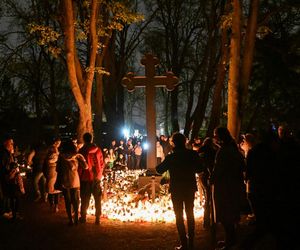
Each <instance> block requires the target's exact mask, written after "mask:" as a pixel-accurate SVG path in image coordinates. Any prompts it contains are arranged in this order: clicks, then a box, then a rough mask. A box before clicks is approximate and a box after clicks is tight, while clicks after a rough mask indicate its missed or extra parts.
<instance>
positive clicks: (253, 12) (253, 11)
mask: <svg viewBox="0 0 300 250" xmlns="http://www.w3.org/2000/svg"><path fill="white" fill-rule="evenodd" d="M258 8H259V0H252V1H250V14H249V18H248V22H247V31H246V37H245V44H244V55H243V62H242V71H241V77H240V79H241V80H240V84H241V101H240V110H241V114H242V115H243V110H244V107H245V104H246V102H247V97H248V88H249V87H248V86H249V82H250V75H251V69H252V62H253V55H254V47H255V38H256V31H257V18H258Z"/></svg>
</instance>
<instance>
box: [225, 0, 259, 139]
mask: <svg viewBox="0 0 300 250" xmlns="http://www.w3.org/2000/svg"><path fill="white" fill-rule="evenodd" d="M232 6H233V19H232V35H231V42H230V67H229V81H228V129H229V131H230V133H231V135H232V136H233V137H234V138H235V139H238V135H239V133H240V129H241V124H242V118H243V112H244V108H245V104H246V101H247V96H248V85H249V81H250V74H251V68H252V62H253V54H254V46H255V37H256V31H257V18H258V8H259V0H253V1H251V3H250V10H249V11H250V13H249V17H248V22H247V30H246V34H245V42H244V47H243V55H242V56H241V6H240V2H239V1H238V0H233V5H232ZM239 65H241V68H239Z"/></svg>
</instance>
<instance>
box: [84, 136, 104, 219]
mask: <svg viewBox="0 0 300 250" xmlns="http://www.w3.org/2000/svg"><path fill="white" fill-rule="evenodd" d="M92 139H93V136H92V135H91V134H90V133H85V134H84V135H83V142H84V144H83V146H82V148H81V149H80V150H79V153H80V154H82V155H83V156H84V158H85V159H86V161H87V163H88V169H79V177H80V198H81V218H80V222H82V223H85V222H86V213H87V209H88V207H89V203H90V198H91V194H93V196H94V200H95V208H96V220H95V224H96V225H99V224H100V215H101V194H102V190H101V178H102V173H103V169H104V161H103V154H102V151H101V149H100V148H99V147H98V146H96V144H94V143H92Z"/></svg>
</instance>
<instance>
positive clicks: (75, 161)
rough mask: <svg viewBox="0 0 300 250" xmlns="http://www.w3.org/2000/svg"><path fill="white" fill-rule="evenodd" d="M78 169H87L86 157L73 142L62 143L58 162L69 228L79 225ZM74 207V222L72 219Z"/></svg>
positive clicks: (59, 180) (59, 179)
mask: <svg viewBox="0 0 300 250" xmlns="http://www.w3.org/2000/svg"><path fill="white" fill-rule="evenodd" d="M78 168H83V169H87V168H88V165H87V163H86V161H85V159H84V157H83V156H82V155H81V154H79V153H77V148H76V146H75V145H74V143H73V142H72V141H71V140H68V141H66V142H63V143H62V148H61V153H60V155H59V162H58V182H59V183H60V184H61V188H62V191H63V194H64V199H65V206H66V211H67V215H68V219H69V224H68V225H69V226H72V225H73V224H74V223H75V225H77V224H78V207H79V189H80V181H79V174H78ZM72 207H73V211H74V220H73V218H72Z"/></svg>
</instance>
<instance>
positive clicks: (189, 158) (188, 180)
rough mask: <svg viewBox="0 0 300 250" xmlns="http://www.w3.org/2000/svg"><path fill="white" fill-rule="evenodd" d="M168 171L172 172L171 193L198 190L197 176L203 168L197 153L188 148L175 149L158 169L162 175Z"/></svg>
mask: <svg viewBox="0 0 300 250" xmlns="http://www.w3.org/2000/svg"><path fill="white" fill-rule="evenodd" d="M167 170H169V172H170V192H171V193H177V194H179V193H182V194H185V193H188V192H195V191H196V190H197V183H196V177H195V174H196V173H199V172H202V171H203V167H202V164H201V159H200V157H199V155H198V154H197V152H195V151H193V150H190V149H186V148H182V149H176V148H174V152H173V153H171V154H169V155H167V156H166V158H165V160H164V161H163V162H162V163H161V164H159V165H158V166H157V167H156V171H157V172H158V173H160V174H162V173H164V172H166V171H167Z"/></svg>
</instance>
